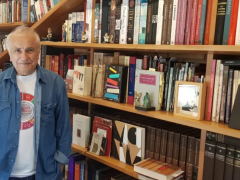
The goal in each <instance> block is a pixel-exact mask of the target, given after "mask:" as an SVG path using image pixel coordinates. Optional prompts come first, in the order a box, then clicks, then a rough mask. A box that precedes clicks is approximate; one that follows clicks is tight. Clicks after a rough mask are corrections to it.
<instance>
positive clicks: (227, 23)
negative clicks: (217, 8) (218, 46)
mask: <svg viewBox="0 0 240 180" xmlns="http://www.w3.org/2000/svg"><path fill="white" fill-rule="evenodd" d="M237 1H238V0H237ZM233 2H234V0H233ZM232 5H233V4H232V0H227V6H226V15H225V22H224V30H223V40H222V44H223V45H227V44H228V37H229V29H230V20H231V10H232Z"/></svg>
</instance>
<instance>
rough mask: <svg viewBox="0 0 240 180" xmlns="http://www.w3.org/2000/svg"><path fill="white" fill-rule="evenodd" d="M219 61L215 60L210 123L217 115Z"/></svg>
mask: <svg viewBox="0 0 240 180" xmlns="http://www.w3.org/2000/svg"><path fill="white" fill-rule="evenodd" d="M221 62H222V61H221V60H217V65H216V73H215V82H214V94H213V105H212V121H216V114H217V98H218V88H219V79H220V78H219V75H220V66H221Z"/></svg>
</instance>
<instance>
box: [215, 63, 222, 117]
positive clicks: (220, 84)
mask: <svg viewBox="0 0 240 180" xmlns="http://www.w3.org/2000/svg"><path fill="white" fill-rule="evenodd" d="M223 71H224V66H223V64H221V65H220V73H219V86H218V98H217V113H216V122H219V119H220V109H221V100H222V98H221V97H222V86H223Z"/></svg>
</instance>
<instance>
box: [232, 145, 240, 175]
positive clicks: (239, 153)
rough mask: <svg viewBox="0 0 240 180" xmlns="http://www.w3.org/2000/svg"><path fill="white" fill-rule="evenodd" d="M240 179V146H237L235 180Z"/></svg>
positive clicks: (234, 169)
mask: <svg viewBox="0 0 240 180" xmlns="http://www.w3.org/2000/svg"><path fill="white" fill-rule="evenodd" d="M239 179H240V148H239V147H238V148H236V152H235V160H234V168H233V180H239Z"/></svg>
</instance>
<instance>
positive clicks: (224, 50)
mask: <svg viewBox="0 0 240 180" xmlns="http://www.w3.org/2000/svg"><path fill="white" fill-rule="evenodd" d="M41 44H42V45H46V46H56V47H68V48H93V49H102V50H118V51H119V50H125V51H132V50H136V51H148V52H154V51H168V52H183V53H186V52H188V53H194V52H197V53H205V54H206V53H208V52H214V53H215V54H232V53H236V54H239V53H240V46H237V45H236V46H235V45H233V46H232V45H154V44H109V43H106V44H104V43H102V44H98V43H74V42H71V43H70V42H47V41H45V42H41Z"/></svg>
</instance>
